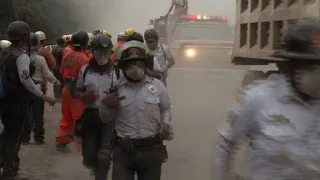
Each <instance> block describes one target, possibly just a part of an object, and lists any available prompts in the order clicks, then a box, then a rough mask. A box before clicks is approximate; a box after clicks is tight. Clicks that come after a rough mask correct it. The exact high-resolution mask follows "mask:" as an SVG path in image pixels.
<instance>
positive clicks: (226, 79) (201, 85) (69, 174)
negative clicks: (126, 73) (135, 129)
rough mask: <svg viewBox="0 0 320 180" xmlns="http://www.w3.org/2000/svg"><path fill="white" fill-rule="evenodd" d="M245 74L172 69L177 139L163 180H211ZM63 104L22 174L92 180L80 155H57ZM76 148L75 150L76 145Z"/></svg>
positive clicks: (28, 149) (51, 111) (25, 158)
mask: <svg viewBox="0 0 320 180" xmlns="http://www.w3.org/2000/svg"><path fill="white" fill-rule="evenodd" d="M243 74H244V72H243V71H231V70H228V71H226V70H214V71H210V70H192V69H173V70H171V71H170V73H169V80H168V90H169V94H170V96H171V99H172V105H173V126H174V130H175V139H174V140H173V141H171V142H168V143H166V144H167V147H168V152H169V160H168V162H167V163H165V164H164V166H163V176H162V179H163V180H195V179H199V180H211V179H212V174H211V159H212V158H211V153H212V147H213V143H214V141H215V137H216V130H217V128H218V126H219V125H220V123H221V122H222V121H224V120H225V117H226V113H227V112H228V110H229V109H230V107H231V105H232V103H233V102H234V101H235V98H236V93H237V90H238V87H239V85H240V82H241V79H242V76H243ZM49 93H52V91H51V92H49ZM60 117H61V115H60V104H59V103H58V104H57V105H56V106H55V107H53V108H52V107H46V122H45V123H46V144H45V145H44V146H35V145H28V146H23V147H22V151H21V157H22V158H21V159H22V171H21V172H22V173H23V174H24V175H28V176H33V177H34V178H35V179H36V180H88V179H92V178H91V177H90V175H89V172H88V170H86V169H85V168H83V166H82V164H81V155H80V153H79V152H76V150H75V149H74V151H75V152H74V153H72V154H67V155H65V154H59V153H56V152H55V147H54V145H55V135H56V132H57V126H58V123H59V121H60ZM72 146H75V145H72Z"/></svg>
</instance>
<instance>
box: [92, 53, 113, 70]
mask: <svg viewBox="0 0 320 180" xmlns="http://www.w3.org/2000/svg"><path fill="white" fill-rule="evenodd" d="M93 56H94V59H95V60H96V61H97V64H98V65H100V66H103V65H106V64H107V63H108V62H109V57H110V56H109V55H106V54H105V53H102V52H101V51H93Z"/></svg>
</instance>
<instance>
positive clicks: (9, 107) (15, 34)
mask: <svg viewBox="0 0 320 180" xmlns="http://www.w3.org/2000/svg"><path fill="white" fill-rule="evenodd" d="M7 33H8V38H9V41H10V42H11V43H12V44H11V46H10V47H9V48H8V54H6V55H5V56H4V57H3V58H2V62H3V64H2V65H3V67H5V70H6V71H5V73H9V74H7V76H6V77H7V79H6V82H7V83H5V84H3V83H1V88H2V90H6V93H5V94H3V96H2V97H1V109H2V123H3V125H4V132H3V138H4V139H3V142H2V143H3V147H4V152H3V153H4V154H3V157H4V167H3V171H2V176H1V179H3V180H20V179H26V178H20V176H19V173H18V171H19V165H20V159H19V151H20V146H21V136H22V132H23V128H24V127H25V123H26V122H27V119H26V117H27V116H28V115H27V114H28V105H29V100H30V99H29V98H30V97H33V96H36V97H39V98H42V100H44V101H47V102H48V103H49V104H50V105H54V103H55V102H54V99H53V98H51V97H48V96H46V95H44V94H43V92H41V90H40V89H38V88H37V87H36V85H35V84H34V82H33V81H32V79H31V78H30V71H29V68H30V59H29V56H28V55H27V54H26V53H25V51H23V47H25V46H29V33H30V27H29V25H28V24H27V23H25V22H23V21H14V22H12V23H11V24H10V25H9V26H8V30H7Z"/></svg>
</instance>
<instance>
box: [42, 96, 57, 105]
mask: <svg viewBox="0 0 320 180" xmlns="http://www.w3.org/2000/svg"><path fill="white" fill-rule="evenodd" d="M41 98H42V100H44V101H46V102H47V103H49V105H50V106H54V104H55V103H56V102H55V99H54V98H52V97H49V96H47V95H42V97H41Z"/></svg>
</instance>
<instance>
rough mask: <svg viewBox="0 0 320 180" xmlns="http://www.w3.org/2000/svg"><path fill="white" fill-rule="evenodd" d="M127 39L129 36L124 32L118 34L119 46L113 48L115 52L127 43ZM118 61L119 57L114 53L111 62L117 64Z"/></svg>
mask: <svg viewBox="0 0 320 180" xmlns="http://www.w3.org/2000/svg"><path fill="white" fill-rule="evenodd" d="M126 39H127V36H126V35H125V34H124V33H123V32H120V33H119V34H118V38H117V44H115V45H114V46H113V51H114V52H116V51H117V50H118V49H119V47H120V46H121V45H122V44H123V43H125V42H126ZM116 59H117V55H116V53H113V54H112V55H111V60H112V62H115V61H116Z"/></svg>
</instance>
